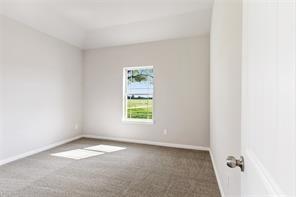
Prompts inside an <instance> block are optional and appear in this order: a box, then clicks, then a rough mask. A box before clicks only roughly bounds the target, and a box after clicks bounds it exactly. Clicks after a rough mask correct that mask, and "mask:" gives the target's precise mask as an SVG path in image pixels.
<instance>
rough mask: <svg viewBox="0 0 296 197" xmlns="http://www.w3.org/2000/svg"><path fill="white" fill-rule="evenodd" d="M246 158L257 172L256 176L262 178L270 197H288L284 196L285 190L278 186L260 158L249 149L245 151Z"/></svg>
mask: <svg viewBox="0 0 296 197" xmlns="http://www.w3.org/2000/svg"><path fill="white" fill-rule="evenodd" d="M245 157H246V160H247V161H250V162H252V164H253V167H254V168H255V170H256V171H257V173H256V174H257V175H258V176H259V177H260V178H261V180H262V182H263V183H264V186H265V188H266V190H267V191H268V193H269V194H268V196H270V197H272V196H274V197H280V196H281V197H287V195H283V194H284V192H283V190H282V189H281V188H280V186H279V185H278V184H277V182H276V181H275V179H274V178H273V177H272V176H271V174H270V173H269V172H268V170H267V169H266V168H265V167H264V165H263V164H262V163H261V161H260V160H259V159H258V157H257V156H256V154H255V153H254V152H253V151H251V150H249V149H247V150H246V151H245ZM249 165H251V164H249Z"/></svg>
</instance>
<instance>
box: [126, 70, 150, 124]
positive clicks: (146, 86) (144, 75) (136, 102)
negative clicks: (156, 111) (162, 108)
mask: <svg viewBox="0 0 296 197" xmlns="http://www.w3.org/2000/svg"><path fill="white" fill-rule="evenodd" d="M153 78H154V76H153V69H152V68H139V69H132V70H127V84H126V101H127V102H126V105H127V106H126V108H125V109H126V118H127V119H146V120H151V119H152V116H153V115H152V113H153Z"/></svg>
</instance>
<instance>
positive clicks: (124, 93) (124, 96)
mask: <svg viewBox="0 0 296 197" xmlns="http://www.w3.org/2000/svg"><path fill="white" fill-rule="evenodd" d="M138 69H153V76H155V72H154V67H153V66H133V67H124V68H123V86H122V90H123V91H122V122H126V123H140V124H154V79H155V77H154V78H153V82H152V83H153V92H152V119H149V120H148V119H133V118H127V109H126V107H127V86H126V84H127V82H128V81H127V71H128V70H138Z"/></svg>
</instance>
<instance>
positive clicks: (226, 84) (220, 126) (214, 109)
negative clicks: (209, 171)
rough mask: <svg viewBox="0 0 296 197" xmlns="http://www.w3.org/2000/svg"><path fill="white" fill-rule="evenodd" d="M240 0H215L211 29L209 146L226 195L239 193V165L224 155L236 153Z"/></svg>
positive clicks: (239, 118)
mask: <svg viewBox="0 0 296 197" xmlns="http://www.w3.org/2000/svg"><path fill="white" fill-rule="evenodd" d="M241 26H242V7H241V2H240V1H232V0H216V1H215V4H214V8H213V16H212V29H211V149H212V153H213V158H214V163H215V165H216V167H217V172H218V174H217V175H218V177H219V179H220V183H221V186H222V192H223V191H224V193H225V195H226V196H239V194H240V172H239V168H237V169H230V168H228V167H227V166H226V163H225V160H226V157H227V156H228V155H233V156H236V157H239V156H240V150H241V147H240V121H241V116H240V115H241V53H242V46H241V39H242V38H241V37H242V27H241Z"/></svg>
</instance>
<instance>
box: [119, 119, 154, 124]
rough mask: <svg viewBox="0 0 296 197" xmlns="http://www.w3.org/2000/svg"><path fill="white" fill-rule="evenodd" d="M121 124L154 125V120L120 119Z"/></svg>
mask: <svg viewBox="0 0 296 197" xmlns="http://www.w3.org/2000/svg"><path fill="white" fill-rule="evenodd" d="M122 122H123V123H127V124H128V123H131V124H154V120H147V119H143V120H141V119H122Z"/></svg>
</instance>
